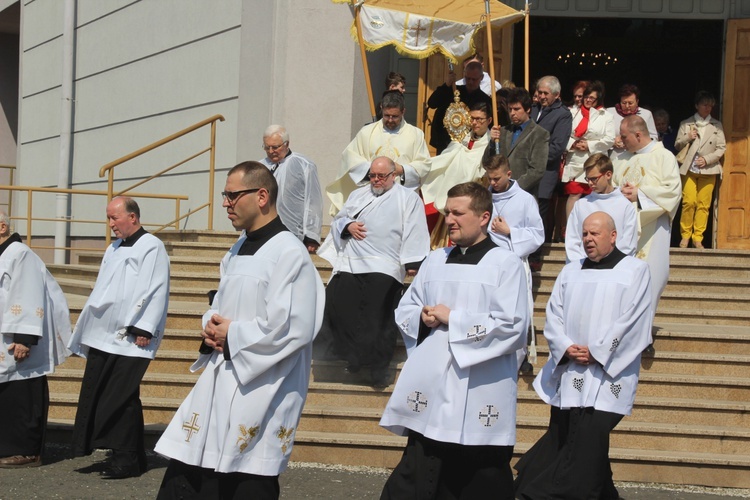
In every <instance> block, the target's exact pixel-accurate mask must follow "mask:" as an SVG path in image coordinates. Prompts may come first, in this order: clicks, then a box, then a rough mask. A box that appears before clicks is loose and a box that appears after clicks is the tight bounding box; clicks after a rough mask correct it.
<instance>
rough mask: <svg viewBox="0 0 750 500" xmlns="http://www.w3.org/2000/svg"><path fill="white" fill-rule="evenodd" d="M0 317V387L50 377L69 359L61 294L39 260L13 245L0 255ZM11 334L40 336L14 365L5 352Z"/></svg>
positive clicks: (67, 328)
mask: <svg viewBox="0 0 750 500" xmlns="http://www.w3.org/2000/svg"><path fill="white" fill-rule="evenodd" d="M0 314H2V317H1V318H0V334H2V344H0V349H2V350H1V351H0V384H2V383H6V382H12V381H16V380H24V379H30V378H35V377H41V376H43V375H47V374H49V373H52V372H54V371H55V366H56V365H59V364H60V363H62V362H63V361H65V359H66V358H67V357H68V355H70V351H68V349H67V348H66V347H65V346H66V344H67V342H68V340H69V339H70V330H71V328H70V313H69V312H68V303H67V301H66V300H65V295H64V294H63V291H62V290H61V289H60V286H59V285H58V284H57V281H55V279H54V278H53V277H52V275H51V274H50V273H49V271H47V267H46V266H45V265H44V262H42V260H41V259H40V258H39V257H38V256H37V255H36V254H35V253H34V252H32V251H31V249H30V248H29V247H27V246H26V245H24V244H23V243H21V242H18V241H16V242H13V243H11V244H10V245H8V247H7V248H6V249H5V251H4V252H3V253H2V255H0ZM14 334H22V335H33V336H35V337H40V338H39V340H38V343H37V344H36V345H32V346H31V349H30V352H29V357H28V358H26V359H24V360H23V361H22V362H20V363H16V361H15V359H14V358H13V353H12V352H8V347H10V345H11V344H12V343H13V341H14V340H13V339H14Z"/></svg>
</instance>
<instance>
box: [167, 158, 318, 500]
mask: <svg viewBox="0 0 750 500" xmlns="http://www.w3.org/2000/svg"><path fill="white" fill-rule="evenodd" d="M277 190H278V187H277V184H276V180H275V179H274V177H273V175H272V174H271V172H270V171H269V170H268V169H267V168H266V167H265V166H264V165H263V164H261V163H258V162H253V161H248V162H244V163H240V164H239V165H237V166H235V167H233V168H232V169H231V170H230V171H229V174H228V177H227V181H226V187H225V188H224V192H223V193H222V195H223V197H224V203H223V206H224V207H225V208H226V210H227V214H228V218H229V220H230V221H231V223H232V226H234V228H235V229H236V230H238V231H242V234H241V235H240V238H239V240H238V241H237V243H235V244H234V245H233V246H232V248H230V249H229V252H228V253H227V254H226V255H225V256H224V258H223V260H222V262H221V281H220V283H219V290H218V292H217V294H216V296H215V298H214V301H213V305H212V307H211V309H209V310H208V312H206V314H204V316H203V325H204V329H203V332H202V336H203V339H204V340H203V342H204V345H203V346H201V353H202V356H201V357H200V358H199V359H198V361H196V362H195V364H194V365H193V367H192V370H199V369H201V368H203V373H202V374H201V376H200V377H199V378H198V381H197V383H196V384H195V387H194V388H193V390H192V391H191V392H190V394H189V395H188V396H187V398H186V399H185V401H184V402H183V403H182V405H180V408H179V409H178V410H177V413H176V414H175V416H174V418H173V419H172V422H171V423H170V424H169V426H168V427H167V429H166V431H165V432H164V434H163V435H162V438H161V439H160V440H159V442H158V443H157V445H156V448H155V450H156V451H157V452H158V453H160V454H162V455H165V456H168V457H170V458H172V460H171V461H170V463H169V466H168V468H167V471H166V473H165V475H164V479H163V481H162V485H161V488H160V491H159V497H158V498H183V497H182V496H181V495H186V496H188V497H189V498H255V499H269V498H278V495H279V483H278V475H279V473H281V472H282V471H283V470H284V469H285V468H286V466H287V462H288V461H289V456H290V454H291V452H292V443H293V442H294V438H295V434H296V431H297V425H298V423H299V419H300V415H301V413H302V406H303V405H304V403H305V398H306V396H307V386H308V382H309V378H310V363H311V352H312V347H311V346H312V341H313V338H314V337H315V334H316V333H317V331H318V329H319V328H320V323H321V320H322V317H323V301H324V290H323V284H322V282H321V281H320V277H319V275H318V272H317V270H316V269H315V266H314V265H313V263H312V261H311V260H310V256H309V255H308V252H307V249H306V248H305V246H304V245H303V244H302V242H300V241H299V239H297V238H296V237H295V236H294V235H293V234H292V233H291V232H290V231H288V230H287V228H285V227H284V224H282V222H281V220H280V218H279V217H278V215H277V212H276V208H275V200H276V196H277V192H278V191H277Z"/></svg>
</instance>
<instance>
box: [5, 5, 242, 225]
mask: <svg viewBox="0 0 750 500" xmlns="http://www.w3.org/2000/svg"><path fill="white" fill-rule="evenodd" d="M62 5H63V2H62V1H59V0H36V1H26V2H24V4H23V6H22V9H23V10H22V27H21V47H22V49H21V53H22V63H21V67H22V70H21V71H22V75H21V105H20V115H21V117H20V123H21V126H20V132H19V144H20V154H19V181H18V184H30V185H45V186H55V185H56V183H57V171H58V168H59V166H58V156H59V146H60V142H59V133H60V112H61V102H60V96H61V94H60V90H61V74H62V67H61V64H62V38H61V34H62ZM241 8H242V2H241V0H222V1H221V2H220V7H219V5H218V4H217V3H216V2H209V1H203V0H190V1H185V0H158V1H154V0H150V1H142V2H132V1H125V0H78V2H77V19H76V50H75V87H74V88H75V103H74V125H73V130H74V139H73V148H72V150H73V160H72V162H73V168H72V175H71V183H72V187H75V188H80V189H106V179H100V178H99V169H100V168H101V166H102V165H104V164H106V163H108V162H110V161H112V160H114V159H116V158H119V157H121V156H123V155H125V154H128V153H130V152H132V151H134V150H136V149H138V148H140V147H142V146H145V145H147V144H149V143H151V142H154V141H156V140H159V139H161V138H163V137H165V136H167V135H170V134H172V133H174V132H176V131H178V130H180V129H183V128H185V127H187V126H190V125H192V124H193V123H195V122H198V121H200V120H202V119H204V118H207V117H209V116H211V115H214V114H222V115H224V117H225V118H226V119H227V121H226V122H224V123H220V124H219V125H218V127H217V143H218V151H217V166H221V165H231V164H234V163H235V160H236V157H235V154H236V143H235V141H236V128H237V100H238V89H239V54H240V50H239V49H240V32H241V26H240V18H241V16H240V13H241ZM208 141H209V128H208V127H207V128H205V129H201V130H200V131H197V132H194V133H193V134H192V135H190V136H188V137H187V138H186V139H181V140H179V141H177V142H175V143H173V144H172V145H171V146H164V147H163V148H161V149H160V150H156V151H154V152H152V153H147V154H146V155H144V156H141V157H139V158H138V159H136V160H133V161H131V162H129V163H127V164H125V165H123V166H121V167H119V169H118V172H120V173H118V174H117V177H124V178H126V179H127V181H126V182H122V183H118V184H117V185H116V189H117V187H120V188H124V187H125V186H127V185H130V184H132V183H133V182H136V181H137V180H139V179H141V178H144V177H147V176H148V175H151V174H152V173H154V172H157V171H159V170H162V169H164V168H166V167H168V166H170V165H172V164H174V163H176V162H178V161H180V160H181V159H183V158H184V157H186V156H188V155H189V154H192V153H194V152H197V150H199V149H202V148H204V147H207V146H208V144H209V142H208ZM207 166H208V155H207V154H205V155H203V156H201V157H199V158H198V159H195V160H192V161H191V162H189V163H187V164H186V165H183V166H181V167H179V169H177V170H176V171H175V173H174V174H173V175H171V176H168V177H166V178H165V179H163V180H159V181H152V182H151V183H149V184H146V185H144V186H142V187H140V188H138V190H140V191H145V192H154V193H160V192H163V193H174V194H186V195H188V196H189V197H190V202H189V203H187V204H183V205H182V210H183V211H185V210H187V209H189V208H195V207H196V206H198V205H200V204H202V203H205V202H206V201H207V199H208V195H207V186H208V183H207V175H206V174H205V173H202V172H203V171H205V170H206V169H207ZM221 187H223V182H222V183H221V186H217V189H216V192H217V193H218V192H220V191H221ZM19 198H21V197H19ZM52 199H53V198H52V197H51V196H50V197H48V198H40V199H39V200H37V199H36V198H35V200H34V207H35V210H34V212H35V215H36V216H42V212H44V213H45V214H50V213H53V212H50V211H51V210H54V209H53V206H54V204H53V203H52V201H51V200H52ZM140 201H141V205H142V209H143V214H144V220H146V221H154V222H161V223H164V222H167V221H169V220H170V219H171V218H172V217H173V214H174V208H173V205H172V204H165V203H160V202H150V201H147V200H140ZM19 202H20V203H25V201H24V200H19ZM219 204H220V202H219ZM157 213H158V214H159V216H158V217H154V216H152V215H150V214H157ZM103 214H104V200H100V199H98V198H88V197H86V198H84V199H79V200H78V201H77V202H74V204H73V217H74V218H77V219H94V218H103ZM206 214H207V213H206V211H203V212H201V213H199V214H197V215H195V216H193V217H191V218H190V220H188V221H186V223H184V224H183V225H185V227H188V228H198V227H200V228H203V227H206V223H207V219H206V217H207V215H206ZM45 216H50V215H45ZM218 218H219V217H218V216H217V217H215V219H218ZM221 220H223V217H222V218H221ZM34 230H35V232H36V233H37V234H38V232H39V231H40V229H39V228H37V227H36V226H35V227H34ZM41 231H42V232H45V230H44V229H41ZM73 234H74V235H101V234H103V228H102V227H101V226H99V227H95V226H80V225H74V226H73Z"/></svg>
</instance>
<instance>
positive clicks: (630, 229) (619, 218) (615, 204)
mask: <svg viewBox="0 0 750 500" xmlns="http://www.w3.org/2000/svg"><path fill="white" fill-rule="evenodd" d="M583 169H584V171H585V173H586V182H588V184H589V186H591V194H589V195H588V196H584V197H583V198H581V199H580V200H578V201H577V202H576V203H575V205H573V210H572V211H571V212H570V217H568V224H567V233H566V238H565V258H566V263H567V262H571V261H577V260H581V259H585V258H586V251H585V250H584V248H583V240H582V239H581V231H582V230H583V221H584V220H585V219H586V217H588V216H589V215H591V214H593V213H594V212H605V213H607V214H609V216H610V217H612V219H613V220H614V221H615V227H616V228H617V249H618V250H620V251H621V252H622V253H624V254H625V255H630V256H633V255H635V249H636V248H637V246H638V214H637V213H636V211H635V207H634V206H633V204H632V203H631V202H630V200H628V199H627V198H625V196H623V194H622V193H621V192H620V190H619V189H617V188H615V187H613V186H612V175H613V173H614V170H613V167H612V161H611V160H610V159H609V158H608V157H607V155H605V154H603V153H596V154H593V155H591V156H589V157H588V158H587V159H586V162H585V163H584V164H583Z"/></svg>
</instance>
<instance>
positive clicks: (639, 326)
mask: <svg viewBox="0 0 750 500" xmlns="http://www.w3.org/2000/svg"><path fill="white" fill-rule="evenodd" d="M650 287H651V280H650V279H649V270H648V266H647V265H646V264H645V263H644V262H642V261H641V260H638V259H636V258H635V257H629V256H626V257H624V258H623V259H622V260H621V261H620V262H619V263H617V265H616V266H615V267H614V268H613V269H581V263H580V262H571V263H570V264H567V265H566V266H565V267H564V268H563V270H562V271H561V272H560V275H559V276H558V277H557V280H556V281H555V285H554V287H553V289H552V295H551V297H550V299H549V302H548V303H547V321H546V323H545V326H544V336H545V338H546V339H547V343H548V344H549V349H550V353H549V360H548V361H547V363H546V364H545V365H544V367H542V370H541V371H540V372H539V375H537V377H536V378H535V379H534V389H535V390H536V392H537V394H539V397H540V398H542V400H543V401H544V402H545V403H547V404H550V405H553V406H557V407H559V408H561V409H570V408H581V407H593V408H595V409H597V410H603V411H608V412H612V413H618V414H620V415H630V412H631V411H632V408H633V401H634V400H635V392H636V389H637V387H638V372H639V370H640V367H641V352H642V351H643V349H644V348H645V347H646V346H648V345H649V344H650V343H651V323H652V314H651V291H650ZM573 344H578V345H584V346H588V348H589V351H590V352H591V355H592V357H593V358H594V359H595V360H596V361H597V362H596V363H592V364H589V365H579V364H577V363H575V362H573V361H572V360H571V361H567V362H565V361H566V360H567V359H568V358H566V357H565V351H566V350H567V348H568V347H570V346H571V345H573ZM561 362H562V363H561Z"/></svg>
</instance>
